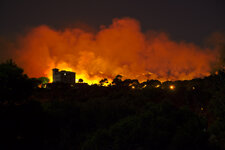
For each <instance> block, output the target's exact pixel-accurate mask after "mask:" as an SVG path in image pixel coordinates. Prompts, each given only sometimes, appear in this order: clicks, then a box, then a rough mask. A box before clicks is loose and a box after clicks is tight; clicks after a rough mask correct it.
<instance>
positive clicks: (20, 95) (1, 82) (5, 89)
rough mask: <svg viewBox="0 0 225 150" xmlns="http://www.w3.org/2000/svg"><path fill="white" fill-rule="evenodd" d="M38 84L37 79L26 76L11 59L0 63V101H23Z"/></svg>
mask: <svg viewBox="0 0 225 150" xmlns="http://www.w3.org/2000/svg"><path fill="white" fill-rule="evenodd" d="M38 84H39V82H38V80H36V79H30V78H28V76H27V75H26V74H23V69H21V68H19V67H18V66H17V65H16V64H15V63H14V62H13V61H12V60H8V61H6V62H5V63H2V64H0V103H18V102H23V101H25V100H26V99H27V98H28V96H30V94H31V92H32V91H33V89H34V88H36V87H37V85H38Z"/></svg>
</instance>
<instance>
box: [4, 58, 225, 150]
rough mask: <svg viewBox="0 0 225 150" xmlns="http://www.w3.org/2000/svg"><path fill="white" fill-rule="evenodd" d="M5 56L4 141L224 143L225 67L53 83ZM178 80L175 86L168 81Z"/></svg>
mask: <svg viewBox="0 0 225 150" xmlns="http://www.w3.org/2000/svg"><path fill="white" fill-rule="evenodd" d="M46 82H48V80H47V79H46V78H40V79H30V78H28V77H27V76H26V75H25V74H23V70H22V69H21V68H19V67H18V66H17V65H16V64H15V63H13V62H12V61H8V62H6V63H2V64H0V138H1V139H0V149H1V150H7V149H23V150H28V149H29V150H35V149H38V150H40V149H44V150H45V149H46V150H70V149H77V150H79V149H81V150H160V149H163V150H181V149H182V150H186V149H187V150H200V149H204V150H220V149H225V72H224V71H223V70H221V71H219V72H218V73H217V74H212V75H211V76H209V77H205V78H204V79H193V80H190V81H175V82H169V81H167V82H164V83H161V82H159V81H157V80H148V81H146V82H143V83H139V82H138V81H137V80H130V79H126V80H122V76H120V75H118V76H117V77H116V78H115V79H114V81H113V84H112V85H110V86H108V87H104V86H102V85H103V84H104V83H105V82H108V81H107V79H103V80H101V81H100V83H99V85H91V86H89V85H87V84H83V81H80V83H78V84H76V85H75V86H74V87H68V86H65V85H64V86H63V85H54V86H51V88H44V87H45V86H44V84H45V83H46ZM171 85H174V87H175V88H174V89H170V86H171Z"/></svg>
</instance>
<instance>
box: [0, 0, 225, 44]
mask: <svg viewBox="0 0 225 150" xmlns="http://www.w3.org/2000/svg"><path fill="white" fill-rule="evenodd" d="M121 17H131V18H135V19H137V20H139V21H140V23H141V27H142V30H143V31H144V32H145V31H146V30H155V31H164V32H166V33H168V34H169V35H170V37H171V38H172V39H174V40H178V41H179V40H185V41H188V42H194V43H197V44H200V43H201V42H202V41H203V40H204V39H205V38H206V37H207V36H210V34H211V33H213V32H221V31H224V30H225V1H224V0H201V1H199V0H193V1H192V0H167V1H162V0H154V1H153V0H141V1H138V0H123V1H122V0H120V1H116V0H114V1H107V0H98V1H95V0H58V1H55V0H38V1H37V0H1V2H0V20H1V21H0V22H1V23H0V36H1V37H7V36H8V37H9V36H12V35H16V34H20V33H23V32H24V31H26V30H27V29H29V28H32V27H36V26H38V25H42V24H46V25H49V26H50V27H53V28H56V29H63V28H65V27H69V26H73V25H76V24H79V23H81V24H88V25H89V26H91V27H92V28H93V29H94V30H98V29H99V27H100V25H109V24H111V22H112V19H113V18H121Z"/></svg>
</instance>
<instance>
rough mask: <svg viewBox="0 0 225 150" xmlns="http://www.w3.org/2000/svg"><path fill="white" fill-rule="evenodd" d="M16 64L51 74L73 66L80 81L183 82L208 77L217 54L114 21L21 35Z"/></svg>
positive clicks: (33, 73) (133, 24) (45, 28)
mask: <svg viewBox="0 0 225 150" xmlns="http://www.w3.org/2000/svg"><path fill="white" fill-rule="evenodd" d="M18 43H19V46H18V47H17V48H16V53H13V55H14V56H15V61H16V63H17V64H18V65H19V66H21V67H22V68H24V70H25V73H27V74H28V75H29V76H30V77H41V76H48V77H50V76H51V69H52V68H54V67H58V68H59V69H66V70H70V71H71V70H72V71H74V72H76V73H77V79H79V78H82V79H84V82H89V83H91V82H92V83H94V82H97V81H99V80H100V79H102V78H108V79H113V78H114V77H115V76H116V75H118V74H121V75H123V76H124V77H125V78H131V79H134V78H137V79H139V80H140V81H142V80H146V79H159V80H163V81H164V80H185V79H192V78H196V77H203V76H207V75H209V73H210V71H211V69H212V68H211V66H212V64H214V63H215V62H216V58H217V56H216V55H217V53H216V52H215V51H214V50H212V49H209V48H204V49H203V48H200V47H199V46H197V45H195V44H193V43H186V42H175V41H172V40H171V39H170V38H169V37H168V35H167V34H165V33H163V32H153V31H148V32H146V33H143V32H141V28H140V24H139V22H138V21H137V20H135V19H132V18H122V19H114V20H113V22H112V24H111V25H110V26H108V27H105V26H102V28H101V29H100V31H98V32H97V33H92V32H87V31H85V30H83V29H81V28H66V29H64V30H54V29H51V28H50V27H48V26H45V25H43V26H39V27H36V28H33V29H32V30H30V31H29V32H28V33H27V34H26V35H24V36H22V37H20V38H19V39H18Z"/></svg>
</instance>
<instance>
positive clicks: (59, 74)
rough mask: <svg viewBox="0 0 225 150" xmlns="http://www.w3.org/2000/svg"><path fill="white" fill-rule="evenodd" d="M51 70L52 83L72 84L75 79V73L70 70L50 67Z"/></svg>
mask: <svg viewBox="0 0 225 150" xmlns="http://www.w3.org/2000/svg"><path fill="white" fill-rule="evenodd" d="M52 72H53V83H66V84H74V83H75V79H76V73H75V72H70V71H65V70H62V71H59V69H57V68H54V69H52Z"/></svg>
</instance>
